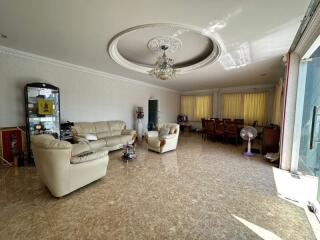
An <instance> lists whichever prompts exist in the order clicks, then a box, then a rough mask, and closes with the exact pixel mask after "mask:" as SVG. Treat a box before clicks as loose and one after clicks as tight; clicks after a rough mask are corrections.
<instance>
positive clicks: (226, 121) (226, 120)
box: [223, 118, 231, 123]
mask: <svg viewBox="0 0 320 240" xmlns="http://www.w3.org/2000/svg"><path fill="white" fill-rule="evenodd" d="M223 122H224V123H228V122H231V119H230V118H224V119H223Z"/></svg>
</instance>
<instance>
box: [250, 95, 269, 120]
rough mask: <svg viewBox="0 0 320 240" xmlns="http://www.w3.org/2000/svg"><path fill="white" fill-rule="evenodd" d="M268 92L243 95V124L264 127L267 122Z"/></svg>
mask: <svg viewBox="0 0 320 240" xmlns="http://www.w3.org/2000/svg"><path fill="white" fill-rule="evenodd" d="M267 110H268V92H254V93H246V94H245V95H244V121H245V124H249V125H250V124H252V123H253V122H254V121H257V122H258V125H265V124H267V122H268V111H267Z"/></svg>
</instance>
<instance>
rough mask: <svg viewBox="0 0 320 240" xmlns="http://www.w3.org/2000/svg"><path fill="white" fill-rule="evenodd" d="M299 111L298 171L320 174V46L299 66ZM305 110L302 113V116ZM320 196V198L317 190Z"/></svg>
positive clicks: (312, 174)
mask: <svg viewBox="0 0 320 240" xmlns="http://www.w3.org/2000/svg"><path fill="white" fill-rule="evenodd" d="M299 81H300V83H299V88H298V104H297V111H299V112H300V119H299V121H300V124H299V126H300V127H299V129H298V130H299V132H300V134H299V135H300V139H296V141H299V145H297V148H298V149H296V151H297V155H298V165H297V170H298V172H300V173H302V174H305V175H311V176H315V177H318V183H319V177H320V48H318V49H317V50H316V51H315V52H314V53H313V55H312V56H311V57H310V58H309V59H306V60H303V62H302V63H301V66H300V79H299ZM301 114H302V116H301ZM319 186H320V184H318V189H319ZM317 200H318V201H320V191H319V190H318V194H317Z"/></svg>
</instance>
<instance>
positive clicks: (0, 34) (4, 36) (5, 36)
mask: <svg viewBox="0 0 320 240" xmlns="http://www.w3.org/2000/svg"><path fill="white" fill-rule="evenodd" d="M0 37H1V38H8V36H7V35H5V34H3V33H0Z"/></svg>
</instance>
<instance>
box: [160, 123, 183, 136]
mask: <svg viewBox="0 0 320 240" xmlns="http://www.w3.org/2000/svg"><path fill="white" fill-rule="evenodd" d="M162 127H165V128H170V134H179V131H180V126H179V124H177V123H158V125H157V130H158V131H159V130H160V129H161V128H162Z"/></svg>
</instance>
